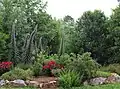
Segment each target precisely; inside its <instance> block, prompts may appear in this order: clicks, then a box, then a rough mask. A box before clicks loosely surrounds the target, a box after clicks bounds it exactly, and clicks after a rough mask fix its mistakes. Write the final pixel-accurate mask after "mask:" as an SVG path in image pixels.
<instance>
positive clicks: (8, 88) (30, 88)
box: [0, 87, 36, 89]
mask: <svg viewBox="0 0 120 89" xmlns="http://www.w3.org/2000/svg"><path fill="white" fill-rule="evenodd" d="M0 89H36V88H33V87H23V88H10V87H4V88H0Z"/></svg>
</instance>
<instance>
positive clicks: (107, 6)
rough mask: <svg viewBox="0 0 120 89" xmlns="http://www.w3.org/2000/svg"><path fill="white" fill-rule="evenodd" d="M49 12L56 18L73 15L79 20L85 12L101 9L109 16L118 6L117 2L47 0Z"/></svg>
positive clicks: (113, 0)
mask: <svg viewBox="0 0 120 89" xmlns="http://www.w3.org/2000/svg"><path fill="white" fill-rule="evenodd" d="M47 1H48V7H47V12H48V13H49V14H50V15H52V16H53V17H56V18H63V17H64V16H65V15H71V16H72V17H73V18H75V19H77V18H78V17H80V16H81V15H82V14H83V12H85V11H88V10H92V11H93V10H95V9H99V10H102V11H104V12H105V14H106V15H107V16H109V15H110V14H111V12H112V10H111V9H112V8H115V7H116V6H117V5H118V2H117V0H47Z"/></svg>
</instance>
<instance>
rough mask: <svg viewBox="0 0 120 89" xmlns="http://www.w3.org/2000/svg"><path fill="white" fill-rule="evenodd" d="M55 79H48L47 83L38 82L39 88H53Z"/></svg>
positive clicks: (55, 82)
mask: <svg viewBox="0 0 120 89" xmlns="http://www.w3.org/2000/svg"><path fill="white" fill-rule="evenodd" d="M56 85H57V81H49V82H48V83H40V85H39V87H40V88H55V87H56Z"/></svg>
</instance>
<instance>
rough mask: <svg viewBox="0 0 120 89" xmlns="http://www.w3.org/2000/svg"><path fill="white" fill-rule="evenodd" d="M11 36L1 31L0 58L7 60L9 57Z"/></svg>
mask: <svg viewBox="0 0 120 89" xmlns="http://www.w3.org/2000/svg"><path fill="white" fill-rule="evenodd" d="M8 38H9V36H8V35H7V34H5V33H3V32H0V60H1V59H2V60H6V58H7V56H8V55H7V53H8V49H7V39H8Z"/></svg>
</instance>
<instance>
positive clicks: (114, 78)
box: [105, 73, 120, 84]
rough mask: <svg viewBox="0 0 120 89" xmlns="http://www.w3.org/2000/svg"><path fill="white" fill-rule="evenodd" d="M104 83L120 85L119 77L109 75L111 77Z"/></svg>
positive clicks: (114, 74)
mask: <svg viewBox="0 0 120 89" xmlns="http://www.w3.org/2000/svg"><path fill="white" fill-rule="evenodd" d="M105 83H107V84H110V83H120V76H119V75H118V74H116V73H111V75H110V76H109V77H108V78H107V79H106V81H105Z"/></svg>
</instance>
